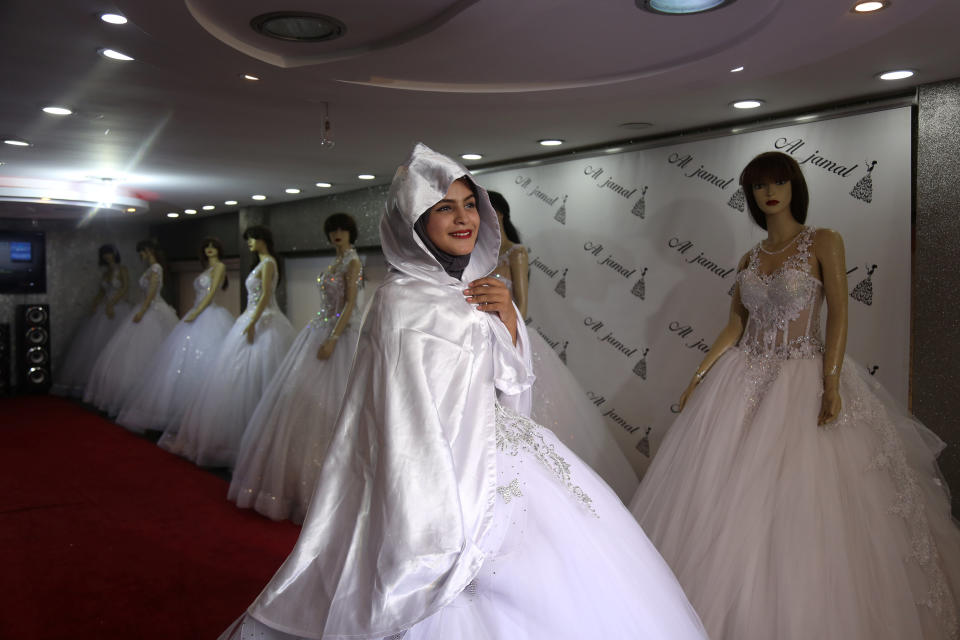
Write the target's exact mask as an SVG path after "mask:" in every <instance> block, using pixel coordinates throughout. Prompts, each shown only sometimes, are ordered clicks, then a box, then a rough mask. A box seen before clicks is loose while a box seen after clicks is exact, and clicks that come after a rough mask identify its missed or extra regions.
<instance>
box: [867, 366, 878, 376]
mask: <svg viewBox="0 0 960 640" xmlns="http://www.w3.org/2000/svg"><path fill="white" fill-rule="evenodd" d="M879 369H880V365H878V364H875V365H873V366H872V367H867V373H869V374H870V375H872V376H875V375H877V370H879Z"/></svg>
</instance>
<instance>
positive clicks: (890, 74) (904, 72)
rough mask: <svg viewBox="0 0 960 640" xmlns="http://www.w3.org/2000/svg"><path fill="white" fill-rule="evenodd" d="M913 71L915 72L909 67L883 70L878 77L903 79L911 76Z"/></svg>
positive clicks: (882, 78)
mask: <svg viewBox="0 0 960 640" xmlns="http://www.w3.org/2000/svg"><path fill="white" fill-rule="evenodd" d="M914 73H916V72H915V71H911V70H910V69H901V70H899V71H885V72H883V73H881V74H880V76H879V77H880V79H881V80H903V79H904V78H911V77H913V75H914Z"/></svg>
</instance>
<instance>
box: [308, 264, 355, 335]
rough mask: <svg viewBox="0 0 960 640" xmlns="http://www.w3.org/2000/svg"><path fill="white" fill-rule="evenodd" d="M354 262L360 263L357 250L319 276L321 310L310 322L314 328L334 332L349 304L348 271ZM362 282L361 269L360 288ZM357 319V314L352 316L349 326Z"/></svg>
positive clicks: (318, 287) (318, 286)
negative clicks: (322, 328)
mask: <svg viewBox="0 0 960 640" xmlns="http://www.w3.org/2000/svg"><path fill="white" fill-rule="evenodd" d="M354 260H357V261H359V260H360V257H359V256H358V255H357V251H356V250H355V249H350V250H349V251H347V252H346V253H344V254H343V255H342V256H340V257H339V258H337V259H336V260H335V261H334V262H333V263H332V264H331V265H330V266H329V267H327V268H326V269H324V271H323V273H321V274H320V275H318V276H317V289H319V290H320V310H319V311H318V312H317V316H316V317H315V318H314V319H313V320H311V321H310V326H312V327H313V328H315V329H316V328H318V327H327V328H328V329H329V330H333V327H334V326H335V325H336V322H337V320H338V319H339V318H340V313H341V312H342V311H343V306H344V305H345V304H346V302H347V270H348V269H349V267H350V263H351V262H353V261H354ZM362 282H363V268H362V267H361V269H360V273H359V274H358V275H357V281H356V285H357V287H358V288H359V287H360V285H361V283H362ZM356 317H357V314H356V313H353V314H351V316H350V319H351V322H350V323H349V324H352V322H353V318H356ZM349 324H348V326H349Z"/></svg>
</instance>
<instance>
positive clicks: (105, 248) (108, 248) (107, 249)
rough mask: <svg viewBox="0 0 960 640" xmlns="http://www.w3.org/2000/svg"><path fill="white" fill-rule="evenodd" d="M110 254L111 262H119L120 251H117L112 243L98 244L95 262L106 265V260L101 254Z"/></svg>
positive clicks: (102, 265)
mask: <svg viewBox="0 0 960 640" xmlns="http://www.w3.org/2000/svg"><path fill="white" fill-rule="evenodd" d="M107 254H110V255H112V256H113V264H120V252H119V251H117V248H116V247H115V246H113V245H112V244H104V245H100V248H99V249H98V250H97V264H98V265H100V266H101V267H105V266H107V261H106V260H104V259H103V256H105V255H107Z"/></svg>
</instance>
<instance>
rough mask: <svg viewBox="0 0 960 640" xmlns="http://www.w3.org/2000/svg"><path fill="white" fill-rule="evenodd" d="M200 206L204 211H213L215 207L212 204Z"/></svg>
mask: <svg viewBox="0 0 960 640" xmlns="http://www.w3.org/2000/svg"><path fill="white" fill-rule="evenodd" d="M200 208H201V209H203V210H204V211H213V210H214V209H216V207H215V206H213V205H212V204H205V205H203V206H202V207H200Z"/></svg>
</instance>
